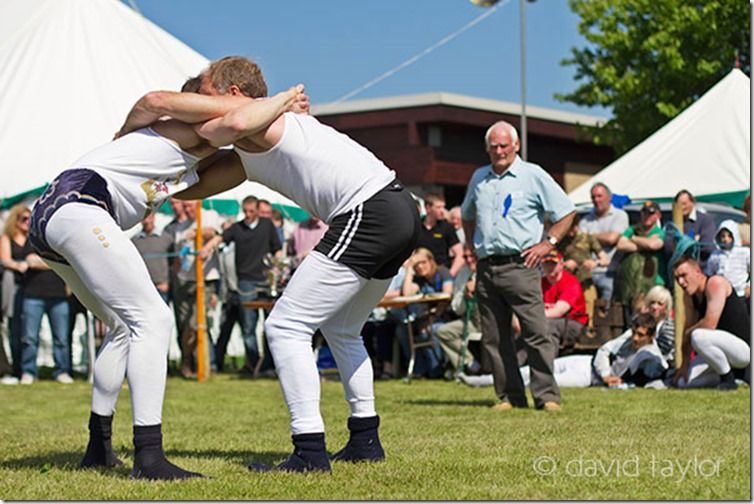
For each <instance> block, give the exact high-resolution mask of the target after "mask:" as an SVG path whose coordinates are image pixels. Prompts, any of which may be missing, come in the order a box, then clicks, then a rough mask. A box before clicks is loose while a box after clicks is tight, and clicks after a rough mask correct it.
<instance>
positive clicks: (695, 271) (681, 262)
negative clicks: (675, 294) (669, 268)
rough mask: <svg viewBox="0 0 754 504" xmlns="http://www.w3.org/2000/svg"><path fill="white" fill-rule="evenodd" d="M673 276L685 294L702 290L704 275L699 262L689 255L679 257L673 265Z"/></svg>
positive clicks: (692, 293)
mask: <svg viewBox="0 0 754 504" xmlns="http://www.w3.org/2000/svg"><path fill="white" fill-rule="evenodd" d="M673 276H675V281H676V282H678V285H680V286H681V287H682V288H683V290H684V291H686V294H688V295H689V296H693V295H694V294H696V293H698V292H700V291H702V290H704V280H705V278H706V277H705V275H704V273H702V268H701V266H699V263H698V262H696V261H695V260H694V259H692V258H690V257H681V258H680V259H678V260H677V261H676V262H675V264H674V265H673Z"/></svg>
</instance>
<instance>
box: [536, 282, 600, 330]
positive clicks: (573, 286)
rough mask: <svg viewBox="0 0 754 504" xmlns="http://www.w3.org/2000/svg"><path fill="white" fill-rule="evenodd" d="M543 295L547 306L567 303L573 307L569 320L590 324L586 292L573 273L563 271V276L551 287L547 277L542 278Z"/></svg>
mask: <svg viewBox="0 0 754 504" xmlns="http://www.w3.org/2000/svg"><path fill="white" fill-rule="evenodd" d="M542 294H544V301H545V304H555V303H556V302H558V301H565V302H566V303H568V304H569V305H571V309H570V310H569V311H568V315H567V317H568V318H569V319H571V320H575V321H576V322H579V323H581V324H584V325H586V324H587V322H589V316H588V315H587V314H586V301H584V291H583V290H582V288H581V284H580V283H579V281H578V279H577V278H576V277H575V276H574V275H573V274H572V273H569V272H568V271H565V270H563V276H562V277H560V281H558V282H557V283H556V284H554V285H551V284H550V282H548V281H547V279H546V278H545V277H542Z"/></svg>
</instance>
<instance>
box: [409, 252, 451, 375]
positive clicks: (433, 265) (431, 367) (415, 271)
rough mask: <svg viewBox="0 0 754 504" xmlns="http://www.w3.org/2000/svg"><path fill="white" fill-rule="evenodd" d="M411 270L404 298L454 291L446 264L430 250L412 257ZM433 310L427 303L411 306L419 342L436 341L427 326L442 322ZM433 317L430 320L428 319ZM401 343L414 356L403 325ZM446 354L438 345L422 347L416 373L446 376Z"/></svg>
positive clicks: (418, 353)
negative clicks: (441, 262)
mask: <svg viewBox="0 0 754 504" xmlns="http://www.w3.org/2000/svg"><path fill="white" fill-rule="evenodd" d="M410 261H411V262H410V267H408V268H407V269H406V275H405V277H404V278H403V285H402V287H401V294H402V295H403V296H412V295H414V294H433V293H440V292H442V293H446V294H452V292H453V277H452V276H450V271H448V268H447V267H445V266H443V265H438V264H437V262H436V261H435V256H434V255H433V254H432V252H430V251H429V250H428V249H426V248H418V249H416V250H415V251H414V254H413V255H412V256H411V258H410ZM430 311H431V309H430V308H428V307H427V306H426V305H425V304H416V305H411V306H410V307H409V312H410V313H413V314H414V315H415V316H416V318H417V319H419V320H418V322H422V323H421V324H420V323H417V322H413V324H414V325H413V330H414V338H415V340H416V341H429V340H430V339H433V338H434V337H433V336H432V333H433V332H434V331H433V330H432V329H436V327H435V328H432V327H427V326H426V323H427V321H429V322H431V323H432V324H437V326H439V325H440V324H442V321H440V322H438V321H437V318H436V315H437V314H434V315H433V316H431V317H429V315H430ZM428 317H429V319H428ZM396 336H397V337H398V342H399V343H400V345H401V348H402V349H403V352H404V354H405V355H409V354H410V350H409V343H408V331H407V329H406V327H405V325H403V324H399V325H398V327H397V328H396ZM441 355H442V352H441V350H440V345H439V343H437V344H436V345H434V347H432V348H430V347H422V348H419V349H418V350H417V351H416V369H415V370H414V374H416V375H417V376H427V377H430V378H437V377H439V376H440V375H441V374H442V366H441V362H440V357H441Z"/></svg>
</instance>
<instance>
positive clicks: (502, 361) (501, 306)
mask: <svg viewBox="0 0 754 504" xmlns="http://www.w3.org/2000/svg"><path fill="white" fill-rule="evenodd" d="M540 285H541V278H540V274H539V270H537V269H528V268H526V267H524V266H523V264H519V263H516V262H512V263H508V264H502V265H493V264H491V262H490V261H488V260H481V261H479V266H478V269H477V297H478V299H479V314H480V316H481V321H482V352H483V353H484V354H486V357H487V359H489V365H490V367H491V370H492V376H493V379H494V384H495V393H496V394H497V396H498V397H499V398H500V399H501V400H502V401H508V402H510V403H511V404H513V405H514V406H520V407H525V406H526V405H527V400H526V394H525V389H524V382H523V379H522V378H521V373H520V372H519V369H518V360H517V358H516V346H515V342H514V339H513V330H512V328H511V317H512V315H513V313H515V314H516V316H517V317H518V319H519V321H520V323H521V338H522V339H523V343H524V348H525V349H526V353H527V357H528V363H529V366H530V368H531V383H530V387H531V393H532V396H533V397H534V405H535V406H536V407H538V408H541V407H542V405H543V404H544V403H545V402H546V401H555V402H558V403H559V402H560V389H559V388H558V385H557V383H556V382H555V378H554V377H553V361H554V360H555V357H556V356H557V354H558V342H557V341H556V340H555V338H554V337H552V335H550V334H548V330H547V319H546V318H545V309H544V302H543V300H542V289H541V287H540Z"/></svg>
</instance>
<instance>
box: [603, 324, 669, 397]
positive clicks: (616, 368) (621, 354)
mask: <svg viewBox="0 0 754 504" xmlns="http://www.w3.org/2000/svg"><path fill="white" fill-rule="evenodd" d="M655 330H656V323H655V319H654V317H653V316H652V315H650V314H649V313H640V314H638V315H636V316H635V317H634V321H633V322H632V324H631V329H630V330H628V331H626V332H625V333H624V334H622V335H621V336H618V337H617V338H615V339H614V340H610V341H608V342H607V343H605V344H604V345H602V346H601V347H600V349H599V350H597V353H596V354H595V356H594V361H593V367H594V372H595V373H596V375H597V378H598V379H599V380H600V381H601V383H603V384H605V385H607V386H608V387H615V386H619V385H621V384H623V383H633V384H635V385H638V386H644V385H646V384H647V383H648V382H650V381H652V380H656V379H659V378H662V376H663V374H664V373H665V370H666V369H667V368H668V364H667V362H666V361H665V359H664V358H663V357H662V352H661V351H660V348H659V347H658V346H657V342H656V341H655Z"/></svg>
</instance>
